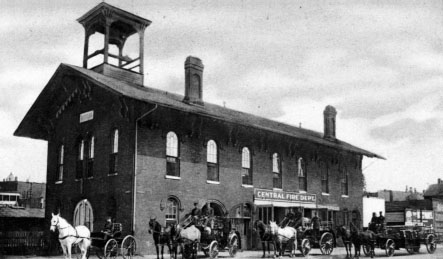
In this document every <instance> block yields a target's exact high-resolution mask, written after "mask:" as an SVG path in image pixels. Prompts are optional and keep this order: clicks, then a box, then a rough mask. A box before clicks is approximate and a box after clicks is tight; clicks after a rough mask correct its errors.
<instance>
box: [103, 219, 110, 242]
mask: <svg viewBox="0 0 443 259" xmlns="http://www.w3.org/2000/svg"><path fill="white" fill-rule="evenodd" d="M112 225H113V222H112V217H108V218H107V219H106V223H105V226H104V227H103V230H102V233H103V237H104V239H108V238H109V237H112Z"/></svg>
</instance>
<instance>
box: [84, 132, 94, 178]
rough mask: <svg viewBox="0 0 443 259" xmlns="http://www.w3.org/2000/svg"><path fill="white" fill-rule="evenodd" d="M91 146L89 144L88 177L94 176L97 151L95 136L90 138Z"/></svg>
mask: <svg viewBox="0 0 443 259" xmlns="http://www.w3.org/2000/svg"><path fill="white" fill-rule="evenodd" d="M88 144H89V146H88V161H87V167H86V173H87V176H88V178H91V177H93V176H94V152H95V150H94V149H95V138H94V136H91V137H90V138H89V143H88Z"/></svg>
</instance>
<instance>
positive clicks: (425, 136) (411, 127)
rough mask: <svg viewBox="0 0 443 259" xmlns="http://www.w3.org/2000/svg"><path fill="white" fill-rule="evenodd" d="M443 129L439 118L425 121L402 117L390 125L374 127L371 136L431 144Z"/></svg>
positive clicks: (438, 137) (385, 139) (393, 140)
mask: <svg viewBox="0 0 443 259" xmlns="http://www.w3.org/2000/svg"><path fill="white" fill-rule="evenodd" d="M442 130H443V127H442V123H441V121H439V120H437V119H428V120H425V121H423V122H417V121H414V120H413V119H402V120H399V121H396V122H394V123H392V124H390V125H387V126H383V127H378V128H374V129H372V130H371V136H372V137H374V138H376V139H382V140H384V141H387V142H396V141H399V140H408V141H411V142H413V143H414V144H429V143H432V142H434V141H435V140H436V139H440V138H441V137H440V135H441V132H442Z"/></svg>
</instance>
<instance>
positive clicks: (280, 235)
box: [269, 221, 297, 258]
mask: <svg viewBox="0 0 443 259" xmlns="http://www.w3.org/2000/svg"><path fill="white" fill-rule="evenodd" d="M269 223H270V227H271V235H272V236H273V237H274V241H275V244H276V248H277V250H278V251H279V257H280V258H281V257H282V254H283V253H284V250H285V246H286V244H287V243H289V244H291V243H290V242H291V241H292V245H291V254H290V255H289V256H290V257H292V255H295V251H296V250H297V230H295V228H293V227H284V228H280V227H279V226H278V225H277V224H276V223H275V222H274V221H270V222H269Z"/></svg>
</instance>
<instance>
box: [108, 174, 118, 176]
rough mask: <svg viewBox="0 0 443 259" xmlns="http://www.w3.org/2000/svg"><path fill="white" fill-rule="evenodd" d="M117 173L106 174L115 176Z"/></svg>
mask: <svg viewBox="0 0 443 259" xmlns="http://www.w3.org/2000/svg"><path fill="white" fill-rule="evenodd" d="M116 175H118V173H113V174H108V176H116Z"/></svg>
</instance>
